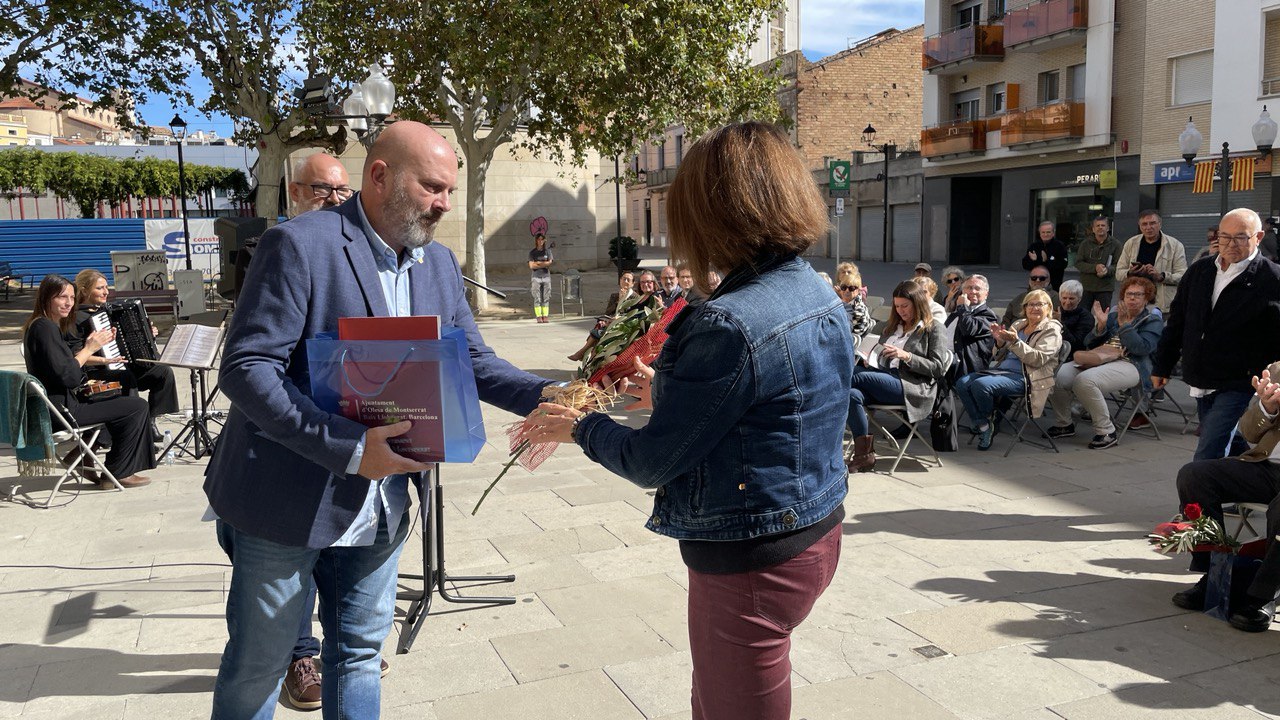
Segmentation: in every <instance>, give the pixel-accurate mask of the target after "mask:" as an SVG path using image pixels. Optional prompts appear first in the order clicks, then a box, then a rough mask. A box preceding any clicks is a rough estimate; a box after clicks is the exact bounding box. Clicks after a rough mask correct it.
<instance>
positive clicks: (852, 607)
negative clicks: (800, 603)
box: [805, 567, 939, 627]
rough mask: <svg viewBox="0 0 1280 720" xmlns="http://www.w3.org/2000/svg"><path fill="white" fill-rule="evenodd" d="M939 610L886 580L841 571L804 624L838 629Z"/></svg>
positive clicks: (913, 593)
mask: <svg viewBox="0 0 1280 720" xmlns="http://www.w3.org/2000/svg"><path fill="white" fill-rule="evenodd" d="M938 607H939V605H938V603H936V602H934V601H932V600H930V599H929V598H926V597H925V596H923V595H921V594H919V593H916V592H913V591H912V590H910V589H908V588H905V587H903V586H902V585H899V584H898V583H896V582H894V581H892V580H890V579H889V578H886V577H881V576H876V575H858V574H855V573H853V572H852V571H849V570H845V569H844V568H843V567H842V568H841V569H838V570H837V571H836V575H835V577H834V578H833V579H832V581H831V585H830V586H829V587H827V590H826V592H824V593H822V597H820V598H818V602H817V603H816V604H815V605H814V606H813V610H812V612H810V613H809V618H808V619H807V620H806V621H805V622H806V623H811V624H813V625H817V626H822V627H826V626H838V625H844V624H847V623H850V622H856V621H858V620H868V619H871V618H879V617H893V616H897V615H901V614H903V613H909V612H913V611H919V610H933V609H936V608H938Z"/></svg>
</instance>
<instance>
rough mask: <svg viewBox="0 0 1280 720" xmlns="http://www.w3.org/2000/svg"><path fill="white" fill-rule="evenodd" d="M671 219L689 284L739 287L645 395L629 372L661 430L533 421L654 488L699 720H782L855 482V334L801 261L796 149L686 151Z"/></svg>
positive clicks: (818, 213)
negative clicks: (850, 412)
mask: <svg viewBox="0 0 1280 720" xmlns="http://www.w3.org/2000/svg"><path fill="white" fill-rule="evenodd" d="M667 213H668V226H669V228H670V232H671V241H672V251H673V254H674V255H675V256H676V257H677V258H678V259H679V260H681V261H683V262H686V263H688V265H689V267H690V269H691V270H692V273H693V277H695V278H706V277H708V271H709V270H710V268H711V267H712V266H713V265H714V266H715V267H717V268H720V269H722V270H725V271H727V274H726V277H725V278H724V281H723V283H722V284H721V285H720V287H719V288H717V289H716V290H715V291H714V292H711V291H710V289H709V288H707V287H705V286H704V287H700V289H701V290H702V291H703V292H704V293H706V294H707V295H708V296H709V297H708V299H707V301H706V302H705V303H703V304H702V305H699V306H695V307H690V308H687V309H685V310H684V311H683V312H682V313H680V314H679V315H678V316H677V317H676V319H675V320H674V321H672V323H671V325H670V326H669V327H668V330H667V332H668V334H669V335H670V337H669V339H668V340H667V342H666V345H665V346H664V347H663V349H662V353H661V354H660V355H659V356H658V359H657V361H656V362H655V363H654V366H653V369H652V375H651V377H652V381H651V383H650V381H649V380H648V379H646V375H649V373H638V374H637V376H635V380H636V382H637V383H638V385H637V388H636V389H635V390H634V391H633V394H635V395H637V396H638V397H640V404H641V405H644V404H647V403H648V402H651V403H652V408H653V414H652V417H651V418H650V420H649V423H648V424H647V425H645V426H644V427H642V428H639V429H633V428H629V427H626V426H624V425H621V424H619V423H617V422H614V421H613V420H612V419H611V418H609V417H608V416H607V415H605V414H604V413H588V414H583V413H580V412H578V411H576V410H573V409H570V408H566V407H562V406H559V405H552V404H543V405H542V406H541V407H540V408H539V410H537V411H535V412H534V413H533V414H531V415H530V416H529V418H528V420H527V421H526V425H527V426H528V428H529V430H530V433H531V435H530V439H531V440H532V441H533V442H541V441H548V440H554V441H558V442H576V443H577V444H578V445H580V446H581V447H582V448H583V450H584V451H585V452H586V455H587V457H589V458H591V459H592V460H594V461H596V462H598V463H600V464H601V465H603V466H604V467H605V468H606V469H608V470H610V471H612V472H614V473H617V474H618V475H621V476H622V477H625V478H627V479H628V480H630V481H631V482H633V483H635V484H636V485H639V486H641V487H646V488H657V492H656V496H655V498H654V508H653V514H652V516H651V517H650V518H649V522H648V525H647V527H648V528H649V529H650V530H652V531H654V532H657V533H661V534H663V535H667V536H669V537H672V538H676V539H677V540H679V541H680V553H681V556H682V557H683V559H684V561H685V564H686V565H687V566H688V568H689V644H690V650H691V652H692V656H693V692H692V704H693V717H694V718H695V719H697V720H712V719H718V718H724V719H726V720H727V719H729V718H733V719H735V720H736V719H737V718H744V717H751V718H776V719H778V720H782V719H784V718H788V717H789V716H790V708H791V685H790V677H789V676H790V674H791V662H790V647H791V639H790V638H791V631H792V630H793V629H794V628H795V627H796V626H797V625H799V623H800V622H801V621H802V620H804V619H805V617H806V616H808V614H809V611H810V610H811V609H812V607H813V604H814V602H815V601H816V600H817V599H818V596H819V595H821V594H822V592H823V590H825V589H826V587H827V585H828V584H829V583H830V582H831V578H832V576H833V575H834V574H835V569H836V563H837V561H838V559H839V554H840V523H841V520H842V519H843V517H844V511H843V509H842V508H841V504H840V503H841V501H842V500H843V499H844V496H845V493H846V490H847V485H848V483H847V474H846V472H845V467H844V463H843V462H842V459H841V454H840V445H841V440H842V435H843V432H844V416H845V413H846V412H847V409H848V403H847V400H846V398H847V397H848V396H847V393H848V388H849V381H850V377H851V375H852V372H853V343H852V340H851V336H850V333H849V321H848V318H847V316H846V315H845V312H844V309H843V307H842V305H841V303H840V301H839V300H838V299H837V298H836V297H835V295H834V294H833V293H832V292H831V286H830V285H829V284H826V283H824V282H823V280H822V279H821V278H819V277H818V275H817V273H815V272H814V271H813V269H812V268H811V267H809V265H808V263H806V262H804V261H803V260H801V259H800V258H799V257H798V255H799V253H801V252H803V251H804V249H805V248H807V247H809V245H810V244H812V243H813V242H814V241H815V240H816V239H817V238H819V237H821V236H823V235H824V234H825V233H826V231H827V211H826V205H825V203H824V201H823V199H822V196H821V195H820V194H819V191H818V189H817V186H816V185H815V184H814V182H813V179H812V176H811V174H810V173H809V171H808V170H807V169H806V168H805V166H804V163H803V162H802V161H801V159H800V157H799V155H798V154H797V153H796V152H795V150H794V149H793V148H792V147H791V145H790V143H789V142H788V141H787V139H786V137H785V136H784V135H783V134H782V133H781V132H780V131H779V130H778V129H777V128H775V127H773V126H772V125H767V124H764V123H759V122H749V123H743V124H735V125H728V126H726V127H723V128H720V129H719V130H716V131H714V132H711V133H710V134H708V135H706V136H705V137H703V138H702V139H701V140H699V141H698V142H697V143H696V144H695V145H694V146H693V147H692V148H690V150H689V153H688V155H686V156H685V159H684V161H683V162H682V163H681V164H680V168H679V170H678V171H677V173H676V177H675V180H674V182H673V183H672V185H671V191H670V194H669V199H668V202H667ZM699 284H700V285H704V283H702V282H700V283H699ZM642 369H643V368H642Z"/></svg>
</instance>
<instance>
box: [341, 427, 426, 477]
mask: <svg viewBox="0 0 1280 720" xmlns="http://www.w3.org/2000/svg"><path fill="white" fill-rule="evenodd" d="M412 427H413V423H412V422H411V421H409V420H402V421H400V422H398V423H396V424H395V425H383V426H382V427H372V428H369V429H368V430H365V431H364V455H363V456H362V457H361V458H360V470H359V471H358V472H359V474H360V477H364V478H368V479H370V480H377V479H379V478H384V477H386V476H388V475H397V474H400V473H411V472H422V471H423V470H426V469H427V468H428V467H430V465H428V464H427V463H421V462H418V461H417V460H410V459H409V458H407V457H405V456H403V455H397V454H396V453H395V451H393V450H392V449H391V446H390V445H388V444H387V440H388V439H389V438H393V437H397V436H399V435H403V434H405V433H407V432H409V429H410V428H412Z"/></svg>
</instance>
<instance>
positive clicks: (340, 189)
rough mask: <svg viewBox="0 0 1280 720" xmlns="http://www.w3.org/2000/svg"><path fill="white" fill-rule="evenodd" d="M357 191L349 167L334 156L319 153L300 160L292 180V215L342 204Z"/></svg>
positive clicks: (290, 207)
mask: <svg viewBox="0 0 1280 720" xmlns="http://www.w3.org/2000/svg"><path fill="white" fill-rule="evenodd" d="M354 194H355V190H352V189H351V178H350V177H348V176H347V169H346V168H345V167H343V166H342V163H340V162H338V159H337V158H335V157H333V156H332V155H325V154H324V153H316V154H315V155H310V156H308V157H307V158H306V159H304V160H300V161H298V164H297V165H295V166H294V168H293V180H291V181H290V182H289V217H291V218H292V217H297V216H299V215H301V214H302V213H305V212H311V211H312V210H319V209H320V208H325V207H335V206H338V205H341V204H342V203H344V202H346V201H347V200H349V199H351V196H352V195H354Z"/></svg>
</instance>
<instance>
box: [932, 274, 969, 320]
mask: <svg viewBox="0 0 1280 720" xmlns="http://www.w3.org/2000/svg"><path fill="white" fill-rule="evenodd" d="M963 286H964V270H961V269H960V268H958V267H956V266H955V265H948V266H946V267H944V268H942V289H941V290H939V291H938V297H936V298H934V300H937V301H938V302H939V303H941V304H942V307H943V308H945V309H946V311H947V313H948V314H950V313H951V311H952V310H955V309H956V301H957V300H959V299H960V295H961V294H962V290H961V288H962V287H963Z"/></svg>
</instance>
